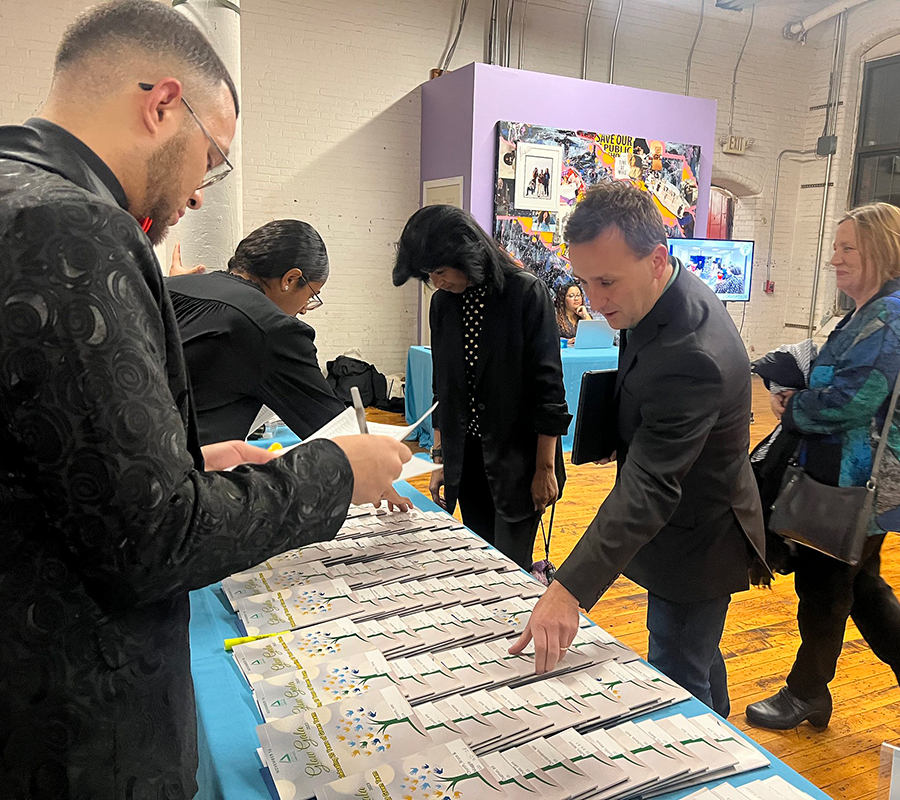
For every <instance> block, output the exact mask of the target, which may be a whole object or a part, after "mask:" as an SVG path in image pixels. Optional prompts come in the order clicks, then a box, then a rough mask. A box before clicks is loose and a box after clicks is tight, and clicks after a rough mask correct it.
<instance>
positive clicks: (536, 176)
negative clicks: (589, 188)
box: [515, 142, 563, 212]
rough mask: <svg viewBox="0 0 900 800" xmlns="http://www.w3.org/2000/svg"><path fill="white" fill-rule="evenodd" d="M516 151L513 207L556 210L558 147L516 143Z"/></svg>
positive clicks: (559, 163) (560, 175)
mask: <svg viewBox="0 0 900 800" xmlns="http://www.w3.org/2000/svg"><path fill="white" fill-rule="evenodd" d="M517 151H518V152H517V153H516V198H515V207H516V208H519V209H526V208H527V209H529V210H532V211H551V212H554V211H558V210H559V185H560V182H561V181H562V155H563V152H562V147H559V146H556V145H549V144H532V143H529V142H519V144H518V147H517Z"/></svg>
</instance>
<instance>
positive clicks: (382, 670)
mask: <svg viewBox="0 0 900 800" xmlns="http://www.w3.org/2000/svg"><path fill="white" fill-rule="evenodd" d="M543 588H544V587H543V586H542V585H541V584H539V583H538V582H537V581H535V580H534V579H533V578H532V577H531V576H530V575H527V574H525V573H524V572H522V571H521V570H519V569H517V568H516V566H515V565H514V564H513V563H512V562H510V561H509V560H507V559H506V558H505V557H504V556H502V555H501V554H500V553H498V552H496V551H495V550H493V549H491V548H488V547H487V546H486V544H485V543H484V541H483V540H481V539H480V538H478V537H477V536H475V535H473V534H472V533H470V532H469V531H468V530H466V529H465V528H464V527H462V526H461V525H459V523H457V522H456V520H454V519H453V518H452V517H450V516H449V515H447V514H444V513H437V512H422V511H418V510H412V511H409V512H406V513H386V512H383V511H375V510H373V509H363V508H352V509H351V511H350V514H349V516H348V519H347V522H346V524H345V525H344V526H343V528H342V529H341V531H340V533H339V534H338V536H337V537H336V538H335V540H334V541H332V542H323V543H320V544H314V545H309V546H308V547H305V548H302V549H298V550H293V551H289V552H287V553H282V554H281V555H279V556H276V557H275V558H272V559H270V560H269V561H267V562H265V563H264V564H260V565H258V566H257V567H255V568H254V569H251V570H248V571H247V572H244V573H241V574H237V575H233V576H231V577H230V578H228V579H226V580H225V581H223V582H222V590H223V593H224V595H225V597H226V598H227V600H228V602H229V603H230V604H231V606H232V608H233V609H234V611H235V612H236V613H237V615H238V620H239V625H240V627H242V629H243V630H244V632H245V633H246V635H247V636H248V637H259V638H257V639H256V640H254V641H248V642H245V643H243V644H238V645H236V646H235V647H234V649H233V656H234V660H235V663H236V664H237V666H238V668H239V669H240V671H241V673H242V674H243V676H244V678H245V679H246V681H247V683H248V685H249V687H250V689H251V691H252V693H253V699H254V701H255V703H256V705H257V707H258V709H259V712H260V714H261V716H262V719H263V720H264V724H262V725H260V726H259V727H258V728H257V733H258V735H259V741H260V744H261V748H260V749H259V751H258V752H259V756H260V760H261V763H262V766H263V769H262V774H263V776H264V778H265V780H266V782H267V784H268V785H269V788H270V791H271V792H272V795H273V798H276V800H312V798H318V800H338V798H369V800H419V799H421V800H426V799H427V800H444V799H445V798H446V799H447V800H485V799H486V798H497V799H498V800H503V799H504V798H509V799H510V800H512V799H513V798H515V799H516V800H519V798H521V799H522V800H525V798H528V800H537V798H541V799H542V800H582V799H584V800H586V799H587V798H594V799H595V800H600V799H602V800H614V798H638V797H640V798H648V797H654V796H656V795H659V794H663V793H665V792H670V791H675V790H683V789H685V788H687V787H691V786H694V785H697V784H701V783H705V782H707V781H712V780H718V779H722V778H727V777H729V776H732V775H737V774H739V773H743V772H747V771H749V770H753V769H756V768H758V767H762V766H765V765H767V764H768V759H767V758H766V757H765V756H764V755H763V754H762V753H761V752H760V751H759V750H757V749H756V748H755V747H753V746H752V745H751V744H750V743H749V742H747V741H746V740H744V739H743V738H741V737H739V736H737V735H735V733H734V731H733V729H732V728H730V727H728V726H727V725H726V724H725V723H723V722H722V721H721V720H719V719H718V718H717V717H716V716H715V715H713V714H702V715H700V716H694V717H690V718H689V717H685V716H683V715H681V714H673V715H671V716H668V717H666V718H663V719H657V720H655V721H654V720H648V719H646V715H647V714H648V713H649V712H655V711H658V710H660V709H662V708H666V707H668V706H672V705H674V704H676V703H679V702H681V701H683V700H686V699H688V697H689V696H688V694H687V693H686V692H685V691H684V690H683V689H681V688H680V687H679V686H677V685H676V684H674V683H673V682H671V681H670V680H669V679H667V678H665V677H664V676H663V675H661V674H660V673H658V672H657V671H656V670H654V669H652V668H651V667H649V666H647V664H645V663H644V662H642V661H640V660H639V659H638V656H637V655H636V654H635V653H634V652H633V651H632V650H630V649H629V648H627V647H626V646H625V645H623V644H622V643H621V642H619V641H617V640H616V639H614V638H613V637H612V636H610V635H609V634H608V633H606V632H605V631H604V630H602V629H601V628H599V627H596V626H595V625H593V624H592V623H591V622H590V620H588V619H587V618H586V617H582V627H581V628H580V629H579V632H578V635H577V636H576V638H575V641H574V642H573V644H572V646H571V648H570V649H569V651H568V653H567V654H566V656H565V658H563V660H562V661H561V662H560V663H559V664H558V665H557V666H556V668H555V669H554V670H553V671H552V672H550V673H547V674H544V675H535V673H534V651H533V649H528V650H526V651H525V652H524V653H522V654H521V655H515V656H513V655H510V654H509V647H510V645H511V643H512V642H513V641H515V638H516V637H517V636H518V635H519V634H520V633H521V632H522V631H523V630H524V628H525V625H526V623H527V621H528V618H529V615H530V614H531V611H532V609H533V608H534V604H535V602H536V601H537V598H538V597H539V596H540V594H541V592H542V591H543ZM765 783H766V782H765V781H764V782H761V784H765ZM750 785H751V786H752V784H750ZM729 789H730V787H728V786H725V787H724V789H723V788H722V787H720V788H717V789H716V790H715V791H716V792H722V791H725V790H729ZM734 791H740V792H743V793H744V794H730V795H724V794H717V795H715V796H710V797H709V798H708V799H707V800H726V798H727V800H733V799H734V798H757V797H758V798H763V797H775V796H776V794H772V793H771V792H770V793H769V794H766V793H765V790H759V791H760V793H759V794H756V795H754V794H746V792H747V791H748V789H747V786H744V787H741V789H740V790H734ZM709 794H710V795H712V793H711V792H710V793H709ZM697 796H698V797H700V795H699V794H698V795H697ZM777 796H779V797H780V796H781V795H777ZM784 796H785V797H786V796H787V795H784ZM793 797H794V795H791V798H793Z"/></svg>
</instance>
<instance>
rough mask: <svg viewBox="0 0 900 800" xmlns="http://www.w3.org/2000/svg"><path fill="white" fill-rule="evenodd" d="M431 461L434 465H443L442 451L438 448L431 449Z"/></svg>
mask: <svg viewBox="0 0 900 800" xmlns="http://www.w3.org/2000/svg"><path fill="white" fill-rule="evenodd" d="M431 460H432V461H433V462H434V463H435V464H443V463H444V451H443V450H442V449H441V448H440V447H432V448H431Z"/></svg>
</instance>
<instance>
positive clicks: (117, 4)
mask: <svg viewBox="0 0 900 800" xmlns="http://www.w3.org/2000/svg"><path fill="white" fill-rule="evenodd" d="M122 47H125V48H135V49H139V50H143V51H145V52H146V53H149V54H151V55H156V56H168V57H171V58H172V59H173V60H175V61H181V62H182V63H184V64H186V65H187V66H188V67H190V68H191V69H193V70H194V72H195V73H196V74H197V76H199V77H200V78H203V79H205V80H206V81H208V82H209V83H210V84H212V85H215V84H218V83H224V84H225V85H226V86H227V87H228V91H229V92H231V99H232V100H233V101H234V113H235V115H238V114H239V113H240V102H239V100H238V93H237V89H236V88H235V85H234V81H233V80H232V79H231V75H230V74H229V72H228V69H227V68H226V67H225V64H224V63H223V62H222V59H221V58H219V56H218V54H217V53H216V51H215V50H214V49H213V46H212V45H211V44H210V42H209V40H208V39H207V38H206V37H205V36H204V35H203V33H202V32H201V31H200V30H199V28H197V26H196V25H194V23H193V22H191V21H190V20H189V19H188V18H187V17H185V16H184V15H183V14H179V13H178V12H177V11H175V10H174V9H173V8H170V7H169V6H168V5H166V4H165V3H161V2H158V0H112V2H110V3H104V4H102V5H97V6H93V7H92V8H89V9H88V10H87V11H85V12H84V13H83V14H81V15H80V16H79V17H78V19H76V20H75V22H73V23H72V24H71V25H70V26H69V27H68V29H67V30H66V32H65V33H64V34H63V38H62V41H61V42H60V44H59V48H58V49H57V51H56V61H55V63H54V70H55V71H56V72H64V71H66V70H68V69H70V68H71V67H73V66H74V65H76V64H78V63H79V62H81V61H82V60H84V59H85V58H88V57H90V56H93V55H99V54H109V53H110V52H115V51H116V50H117V49H119V48H122ZM176 77H178V76H176Z"/></svg>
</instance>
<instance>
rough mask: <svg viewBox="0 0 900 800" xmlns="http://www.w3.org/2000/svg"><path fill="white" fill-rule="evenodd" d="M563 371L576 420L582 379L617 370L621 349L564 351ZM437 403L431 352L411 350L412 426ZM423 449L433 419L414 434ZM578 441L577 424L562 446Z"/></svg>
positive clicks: (409, 390) (408, 398)
mask: <svg viewBox="0 0 900 800" xmlns="http://www.w3.org/2000/svg"><path fill="white" fill-rule="evenodd" d="M560 356H561V357H562V368H563V383H564V384H565V387H566V403H567V404H568V406H569V413H570V414H571V415H572V417H573V418H574V416H575V412H576V411H577V410H578V398H579V396H580V395H581V376H582V375H584V373H585V372H590V371H591V370H596V369H615V368H616V366H617V365H618V361H619V349H618V348H617V347H608V348H603V349H598V350H588V349H579V350H576V349H574V348H568V347H567V348H563V349H562V350H560ZM433 402H434V394H433V393H432V391H431V348H430V347H410V348H409V355H408V356H407V358H406V421H407V423H409V424H410V425H412V424H413V423H414V422H415V421H416V420H417V419H418V418H419V417H421V416H422V414H424V413H425V412H426V411H427V410H428V409H429V407H430V406H431V404H432V403H433ZM413 436H414V437H415V438H416V439H418V440H419V444H420V445H421V446H422V447H425V448H429V447H431V444H432V441H433V439H434V435H433V433H432V426H431V419H430V418H429V419H427V420H425V422H423V423H422V424H421V425H419V427H418V428H416V430H415V431H414V432H413ZM574 437H575V420H574V419H573V420H572V424H571V425H570V426H569V432H568V433H567V434H566V435H565V436H563V440H562V445H563V450H565V451H566V452H568V451H570V450H571V449H572V441H573V439H574Z"/></svg>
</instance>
